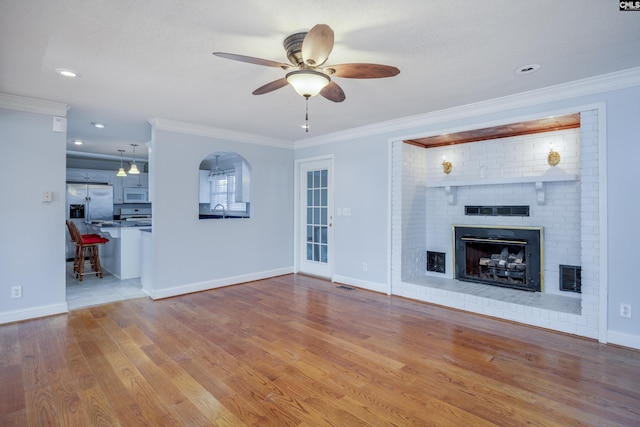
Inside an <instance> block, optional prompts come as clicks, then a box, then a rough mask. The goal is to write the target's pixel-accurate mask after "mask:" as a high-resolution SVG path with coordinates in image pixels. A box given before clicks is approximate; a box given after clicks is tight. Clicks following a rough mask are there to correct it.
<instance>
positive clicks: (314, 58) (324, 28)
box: [302, 24, 333, 67]
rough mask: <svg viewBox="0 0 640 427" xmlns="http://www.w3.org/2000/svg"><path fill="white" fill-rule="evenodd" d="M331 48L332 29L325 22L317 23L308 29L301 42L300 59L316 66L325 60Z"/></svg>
mask: <svg viewBox="0 0 640 427" xmlns="http://www.w3.org/2000/svg"><path fill="white" fill-rule="evenodd" d="M332 49H333V30H332V29H331V27H329V26H328V25H326V24H318V25H315V26H314V27H313V28H311V29H310V30H309V32H308V33H307V35H306V36H305V37H304V41H303V42H302V59H303V60H304V62H305V64H307V65H310V66H312V67H318V66H320V65H322V64H324V62H325V61H326V60H327V58H328V57H329V54H330V53H331V50H332Z"/></svg>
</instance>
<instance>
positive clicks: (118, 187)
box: [113, 176, 124, 205]
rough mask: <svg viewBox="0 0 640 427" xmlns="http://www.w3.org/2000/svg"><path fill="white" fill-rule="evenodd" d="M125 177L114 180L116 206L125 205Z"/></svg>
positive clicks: (117, 177) (114, 202) (114, 201)
mask: <svg viewBox="0 0 640 427" xmlns="http://www.w3.org/2000/svg"><path fill="white" fill-rule="evenodd" d="M123 179H124V177H122V176H116V177H114V178H113V204H114V205H119V204H122V203H124V193H123V191H122V190H123V188H124V185H122V184H123V183H122V181H123Z"/></svg>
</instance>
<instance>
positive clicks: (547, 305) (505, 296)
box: [403, 275, 582, 314]
mask: <svg viewBox="0 0 640 427" xmlns="http://www.w3.org/2000/svg"><path fill="white" fill-rule="evenodd" d="M403 281H404V282H407V283H413V284H416V285H422V286H429V287H431V288H438V289H444V290H447V291H451V292H460V293H463V294H470V295H475V296H479V297H484V298H489V299H494V300H498V301H506V302H511V303H514V304H519V305H524V306H528V307H537V308H544V309H547V310H551V311H558V312H562V313H571V314H580V312H581V306H582V304H581V299H580V298H579V297H578V298H574V297H573V296H564V295H554V294H544V293H540V292H528V291H522V290H517V289H509V288H502V287H500V286H491V285H482V284H479V283H471V282H463V281H461V280H453V279H445V278H440V277H434V276H426V275H425V276H422V277H412V278H411V279H409V280H404V279H403ZM578 295H579V294H578Z"/></svg>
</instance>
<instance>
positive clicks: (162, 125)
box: [148, 118, 293, 149]
mask: <svg viewBox="0 0 640 427" xmlns="http://www.w3.org/2000/svg"><path fill="white" fill-rule="evenodd" d="M148 122H149V123H150V124H151V125H152V126H153V127H154V129H159V130H166V131H170V132H178V133H185V134H188V135H198V136H206V137H210V138H220V139H225V140H230V141H237V142H246V143H248V144H256V145H264V146H268V147H276V148H287V149H292V148H293V143H291V142H290V141H285V140H282V139H276V138H268V137H265V136H262V135H255V134H251V133H244V132H236V131H232V130H227V129H220V128H215V127H211V126H205V125H198V124H194V123H187V122H181V121H177V120H170V119H160V118H151V119H149V120H148Z"/></svg>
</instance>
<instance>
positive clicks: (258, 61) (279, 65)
mask: <svg viewBox="0 0 640 427" xmlns="http://www.w3.org/2000/svg"><path fill="white" fill-rule="evenodd" d="M213 54H214V55H215V56H219V57H220V58H226V59H233V60H234V61H240V62H248V63H249V64H256V65H264V66H266V67H276V68H282V69H283V70H288V69H289V68H292V67H291V65H290V64H285V63H282V62H276V61H270V60H268V59H262V58H254V57H253V56H245V55H236V54H235V53H226V52H213Z"/></svg>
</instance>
